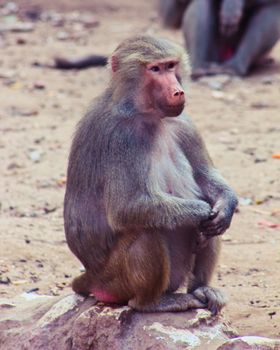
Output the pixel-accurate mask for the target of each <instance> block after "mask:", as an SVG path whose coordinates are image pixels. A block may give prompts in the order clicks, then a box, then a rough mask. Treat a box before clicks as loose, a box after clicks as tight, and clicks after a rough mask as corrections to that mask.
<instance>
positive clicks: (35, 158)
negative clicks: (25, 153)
mask: <svg viewBox="0 0 280 350" xmlns="http://www.w3.org/2000/svg"><path fill="white" fill-rule="evenodd" d="M41 157H42V153H41V152H40V151H38V150H33V151H31V152H29V158H30V159H31V160H32V161H33V162H34V163H39V162H40V160H41Z"/></svg>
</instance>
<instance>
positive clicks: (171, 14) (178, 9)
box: [159, 0, 191, 28]
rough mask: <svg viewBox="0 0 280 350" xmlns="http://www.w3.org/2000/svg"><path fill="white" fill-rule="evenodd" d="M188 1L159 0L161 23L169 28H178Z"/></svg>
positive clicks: (189, 0)
mask: <svg viewBox="0 0 280 350" xmlns="http://www.w3.org/2000/svg"><path fill="white" fill-rule="evenodd" d="M190 2H191V0H160V2H159V11H160V15H161V17H162V20H163V24H164V25H165V26H167V27H170V28H180V27H181V24H182V20H183V16H184V12H185V10H186V8H187V6H188V5H189V3H190Z"/></svg>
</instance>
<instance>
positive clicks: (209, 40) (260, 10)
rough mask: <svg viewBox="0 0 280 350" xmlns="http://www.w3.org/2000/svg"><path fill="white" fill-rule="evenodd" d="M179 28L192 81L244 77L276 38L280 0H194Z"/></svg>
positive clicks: (279, 16) (277, 36)
mask: <svg viewBox="0 0 280 350" xmlns="http://www.w3.org/2000/svg"><path fill="white" fill-rule="evenodd" d="M174 16H175V17H177V13H176V11H174ZM182 29H183V33H184V37H185V41H186V46H187V49H188V51H189V54H190V59H191V65H192V77H193V78H194V79H195V78H199V77H201V76H203V75H214V74H229V75H238V76H245V75H247V74H248V72H249V71H250V69H251V68H252V66H253V65H254V64H256V63H258V61H260V59H262V58H263V57H264V55H265V54H267V53H268V52H269V51H270V50H271V49H272V48H273V46H274V45H275V44H276V42H277V41H278V39H279V37H280V1H279V0H215V1H214V0H213V1H209V0H195V1H192V2H191V3H190V5H189V6H188V8H187V9H186V11H185V12H184V15H183V23H182Z"/></svg>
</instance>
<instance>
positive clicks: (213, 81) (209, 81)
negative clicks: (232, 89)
mask: <svg viewBox="0 0 280 350" xmlns="http://www.w3.org/2000/svg"><path fill="white" fill-rule="evenodd" d="M231 80H232V79H231V77H230V76H228V75H224V74H221V75H215V76H209V77H208V76H206V77H202V78H200V79H199V82H200V83H202V84H204V85H207V86H208V87H209V88H210V89H212V90H223V88H224V87H225V86H226V85H228V84H229V83H230V82H231Z"/></svg>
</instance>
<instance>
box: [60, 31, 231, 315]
mask: <svg viewBox="0 0 280 350" xmlns="http://www.w3.org/2000/svg"><path fill="white" fill-rule="evenodd" d="M109 65H110V67H111V75H112V77H111V81H110V83H109V84H108V87H107V88H106V90H105V91H104V92H103V93H102V94H101V95H100V96H99V97H97V98H96V99H95V100H94V102H93V104H92V106H91V107H90V109H89V111H88V113H87V114H86V115H85V116H84V117H83V118H82V119H81V121H80V122H79V124H78V128H77V131H76V134H75V136H74V140H73V143H72V148H71V152H70V157H69V165H68V175H67V187H66V194H65V202H64V222H65V232H66V238H67V242H68V244H69V247H70V249H71V250H72V252H73V253H74V254H75V255H76V256H77V257H78V258H79V260H80V261H81V262H82V263H83V265H84V267H85V273H83V274H82V275H80V276H79V277H77V278H75V279H74V281H73V284H72V286H73V289H74V291H75V292H77V293H80V294H83V295H94V296H95V297H96V298H97V300H99V301H102V302H105V303H128V305H130V306H131V307H132V308H134V309H136V310H139V311H183V310H187V309H189V308H198V307H207V308H208V309H209V310H211V311H212V313H217V312H219V310H220V309H221V308H222V307H223V306H224V304H225V301H224V297H223V295H222V293H221V292H220V291H219V290H218V289H214V288H212V287H210V286H209V283H210V279H211V276H212V274H213V271H214V268H215V265H216V261H217V258H218V254H219V250H220V238H219V235H221V234H223V233H224V232H225V231H226V229H227V228H228V227H229V225H230V222H231V219H232V215H233V213H234V210H235V207H236V205H237V199H236V195H235V193H234V192H233V190H232V189H231V188H230V187H229V186H228V185H227V184H226V183H225V181H224V180H223V178H222V177H221V175H220V174H219V173H218V171H217V170H216V168H215V167H214V166H213V164H212V161H211V160H210V158H209V155H208V153H207V150H206V148H205V145H204V143H203V141H202V139H201V137H200V135H199V133H198V131H197V130H196V128H195V126H194V124H193V122H192V121H191V119H190V118H189V117H187V116H186V115H185V113H184V112H183V110H184V105H185V92H184V90H183V88H182V81H183V79H184V77H185V76H186V75H187V73H188V60H187V56H186V53H185V50H184V49H183V48H181V47H180V46H177V45H176V44H174V43H171V42H169V41H168V40H165V39H157V38H154V37H151V36H146V35H139V36H134V37H132V38H129V39H127V40H125V41H124V42H122V43H121V44H120V45H119V46H118V47H117V49H116V50H115V52H114V53H113V54H112V57H111V58H110V63H109ZM184 282H186V285H187V289H188V291H187V293H181V294H175V293H173V292H174V291H176V290H177V289H178V287H179V286H180V285H181V284H183V283H184Z"/></svg>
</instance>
